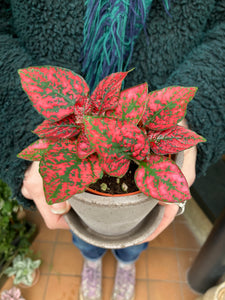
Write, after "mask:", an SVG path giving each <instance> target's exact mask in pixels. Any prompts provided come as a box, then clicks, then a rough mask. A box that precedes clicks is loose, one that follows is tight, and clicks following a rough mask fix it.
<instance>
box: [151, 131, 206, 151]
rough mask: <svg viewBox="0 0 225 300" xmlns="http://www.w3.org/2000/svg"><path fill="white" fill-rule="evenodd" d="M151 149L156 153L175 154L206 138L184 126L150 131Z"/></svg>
mask: <svg viewBox="0 0 225 300" xmlns="http://www.w3.org/2000/svg"><path fill="white" fill-rule="evenodd" d="M148 138H149V142H150V147H151V149H152V150H153V151H154V152H155V153H156V154H161V155H164V154H173V153H178V152H180V151H183V150H185V149H188V148H190V147H193V146H195V145H197V144H198V143H200V142H204V141H205V139H204V138H203V137H202V136H200V135H198V134H197V133H195V132H194V131H192V130H189V129H186V128H184V127H183V126H175V127H173V128H171V129H167V130H164V131H149V132H148Z"/></svg>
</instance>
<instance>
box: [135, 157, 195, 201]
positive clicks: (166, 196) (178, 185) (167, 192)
mask: <svg viewBox="0 0 225 300" xmlns="http://www.w3.org/2000/svg"><path fill="white" fill-rule="evenodd" d="M135 182H136V185H137V187H138V188H139V190H140V191H141V192H142V193H144V194H145V195H148V196H151V197H152V198H155V199H158V200H160V201H165V202H170V203H178V202H183V201H185V200H188V199H190V198H191V195H190V191H189V188H188V184H187V181H186V179H185V177H184V175H183V174H182V172H181V170H180V169H179V168H178V166H177V165H176V164H175V162H174V161H172V160H171V159H169V158H167V157H165V156H158V155H155V154H153V155H149V156H148V158H147V159H146V160H145V161H142V162H140V165H139V167H138V169H137V170H136V172H135Z"/></svg>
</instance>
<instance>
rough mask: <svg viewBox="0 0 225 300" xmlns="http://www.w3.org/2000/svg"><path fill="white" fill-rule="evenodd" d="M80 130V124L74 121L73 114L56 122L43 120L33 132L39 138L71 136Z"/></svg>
mask: <svg viewBox="0 0 225 300" xmlns="http://www.w3.org/2000/svg"><path fill="white" fill-rule="evenodd" d="M79 132H80V126H79V125H78V124H76V123H75V116H74V114H72V115H69V116H67V117H65V118H64V119H62V120H60V121H57V122H50V121H48V120H44V121H43V122H42V123H41V124H40V125H39V126H38V127H37V128H36V129H35V130H34V133H35V134H37V135H38V136H39V137H40V138H50V139H51V138H56V139H60V138H64V139H65V138H71V137H73V136H76V135H77V134H78V133H79Z"/></svg>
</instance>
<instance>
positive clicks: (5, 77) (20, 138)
mask: <svg viewBox="0 0 225 300" xmlns="http://www.w3.org/2000/svg"><path fill="white" fill-rule="evenodd" d="M0 18H1V27H0V28H1V31H0V41H1V43H0V57H1V60H0V70H1V73H0V74H1V75H0V76H1V77H0V78H1V79H0V80H1V85H0V101H1V102H0V103H1V112H0V114H1V115H0V120H1V121H0V122H1V127H0V128H1V136H0V137H1V138H0V140H1V156H0V157H1V174H0V175H1V178H2V179H4V181H6V182H7V183H8V184H9V186H10V187H11V188H12V191H13V193H14V196H16V197H17V199H18V201H19V202H20V203H21V204H23V205H24V206H25V207H32V206H33V205H34V204H35V205H36V207H37V208H38V209H39V211H40V213H41V215H42V217H43V219H44V220H45V223H46V225H47V226H48V227H49V228H51V229H57V228H68V225H67V224H66V222H65V220H64V218H63V214H65V213H66V212H68V210H69V209H70V206H69V204H68V202H67V201H65V202H63V203H59V204H53V205H51V206H49V205H48V204H47V203H46V200H45V194H44V190H43V182H42V177H41V176H40V174H39V162H33V163H32V164H31V163H28V162H25V161H23V160H21V159H18V158H17V154H18V153H19V152H20V151H21V150H22V149H24V148H25V147H27V146H28V145H29V144H30V143H31V142H33V141H34V140H35V136H34V134H33V133H32V132H31V131H33V130H34V129H35V128H36V126H37V125H39V124H40V123H41V121H43V118H42V116H41V115H40V114H38V113H37V112H36V111H35V110H34V109H33V107H32V106H31V105H30V103H29V100H28V99H27V96H26V95H25V93H24V92H23V90H22V88H21V85H20V81H19V76H18V74H17V70H18V69H21V68H25V67H30V66H39V65H55V66H61V67H64V68H69V69H71V70H73V71H74V72H76V73H78V74H82V76H83V77H84V78H85V79H86V81H87V82H88V84H89V86H90V88H91V90H94V88H95V87H96V86H97V84H98V82H99V81H100V80H101V79H102V78H104V77H105V76H107V75H109V74H111V73H113V72H121V71H126V70H129V69H131V68H132V67H135V71H134V72H131V73H130V74H129V76H128V77H127V79H126V86H134V85H137V84H140V83H142V82H145V81H146V82H148V84H149V89H150V90H156V89H160V88H162V87H166V86H171V85H182V86H197V87H198V92H197V94H196V96H195V98H194V99H193V100H192V101H191V102H190V104H189V106H188V112H187V115H186V120H185V119H183V120H182V122H181V125H183V126H188V127H190V128H191V129H193V130H195V131H196V132H197V133H198V134H201V135H202V136H204V137H205V138H206V140H207V143H204V144H200V145H199V146H198V154H197V149H196V147H193V148H190V149H187V150H185V152H184V164H183V167H182V172H183V174H184V175H185V177H186V179H187V182H188V185H189V186H191V184H192V183H193V182H194V180H195V176H196V174H195V165H196V171H197V176H201V175H203V174H205V172H206V170H207V168H208V167H209V166H210V165H211V164H212V163H214V162H216V161H217V160H218V159H219V158H220V157H221V155H222V154H223V152H224V149H225V139H224V136H225V109H224V108H225V100H224V99H225V87H224V70H225V61H224V54H225V40H224V36H225V6H224V3H223V0H218V1H215V0H208V1H207V2H205V1H203V0H192V1H188V0H185V1H182V2H179V3H178V2H176V1H171V3H170V2H169V1H167V0H136V1H133V0H129V1H116V0H111V1H107V0H105V1H92V0H88V1H83V0H79V1H72V2H70V3H69V4H68V3H66V2H65V1H54V3H52V2H51V1H46V0H39V1H36V0H35V1H30V0H29V1H26V3H25V2H22V1H13V0H12V1H10V2H9V1H6V0H3V3H2V8H1V12H0ZM196 159H197V163H196ZM30 200H33V201H30ZM178 208H179V207H178V205H177V204H170V205H166V204H165V214H164V217H163V220H162V222H161V224H160V225H159V227H158V228H157V229H156V231H155V232H154V233H153V234H152V235H151V236H150V237H149V238H148V239H146V241H144V242H143V243H142V244H140V245H137V246H133V247H129V248H126V249H121V251H116V253H115V255H116V257H117V259H118V260H119V263H118V268H117V274H116V280H115V287H114V292H113V296H112V297H113V298H112V299H114V300H115V299H118V300H119V299H120V300H122V299H129V300H130V299H133V296H134V286H135V261H136V259H138V257H139V255H140V253H141V251H143V250H144V249H145V248H146V247H147V242H149V241H151V240H152V239H154V238H155V237H156V236H158V234H160V232H162V231H163V230H164V229H165V228H166V227H167V226H168V225H169V224H170V223H171V222H172V221H173V219H174V217H175V216H176V214H177V212H178ZM73 240H74V243H75V245H77V247H78V248H79V249H80V250H81V252H82V253H83V255H84V257H85V263H84V269H83V273H82V274H83V275H82V283H81V299H85V300H87V299H101V257H102V255H103V254H104V251H105V250H104V249H97V248H96V247H93V246H92V245H87V244H86V243H85V242H83V241H82V240H80V239H78V238H77V237H76V236H73ZM90 253H91V254H90ZM90 271H91V272H92V273H93V274H94V278H95V280H94V284H92V285H90V284H89V279H90V278H89V276H88V274H90ZM128 278H129V280H128ZM124 287H125V288H124Z"/></svg>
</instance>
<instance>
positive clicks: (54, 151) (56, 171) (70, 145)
mask: <svg viewBox="0 0 225 300" xmlns="http://www.w3.org/2000/svg"><path fill="white" fill-rule="evenodd" d="M40 173H41V175H42V177H43V182H44V190H45V196H46V200H47V202H48V203H49V204H52V203H56V202H63V201H65V200H67V199H68V198H70V197H71V196H73V195H74V194H76V193H81V192H83V191H84V190H85V189H86V188H87V186H89V185H90V184H91V183H94V182H95V181H97V180H98V179H99V178H101V177H102V175H103V172H102V168H101V167H100V165H99V160H98V157H97V155H95V154H93V155H91V156H89V157H88V158H86V159H83V160H81V159H79V158H78V156H77V153H76V142H75V141H70V140H60V141H58V142H57V143H56V144H55V145H54V147H52V148H51V149H50V150H48V151H47V152H46V153H45V155H44V157H43V158H42V160H41V163H40Z"/></svg>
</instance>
